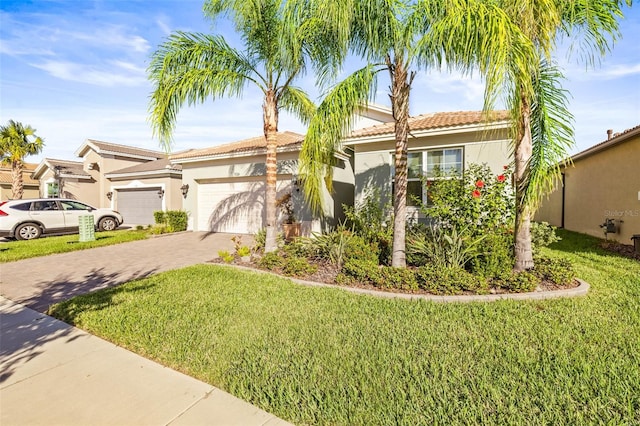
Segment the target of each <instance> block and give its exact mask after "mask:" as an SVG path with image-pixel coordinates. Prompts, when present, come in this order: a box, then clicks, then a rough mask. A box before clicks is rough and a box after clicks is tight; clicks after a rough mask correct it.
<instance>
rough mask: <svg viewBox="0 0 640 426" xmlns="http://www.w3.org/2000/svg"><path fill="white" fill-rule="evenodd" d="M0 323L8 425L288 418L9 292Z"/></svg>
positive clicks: (0, 302)
mask: <svg viewBox="0 0 640 426" xmlns="http://www.w3.org/2000/svg"><path fill="white" fill-rule="evenodd" d="M0 326H1V328H2V335H1V340H0V372H1V376H0V413H1V414H0V424H2V426H9V425H67V426H68V425H119V426H120V425H176V426H177V425H269V426H275V425H288V424H289V423H287V422H285V421H283V420H280V419H278V418H277V417H275V416H273V415H271V414H269V413H267V412H265V411H262V410H260V409H258V408H256V407H254V406H252V405H251V404H248V403H247V402H244V401H242V400H240V399H238V398H236V397H234V396H232V395H230V394H228V393H226V392H224V391H222V390H220V389H217V388H215V387H213V386H211V385H208V384H206V383H203V382H200V381H198V380H196V379H194V378H191V377H189V376H186V375H184V374H181V373H178V372H176V371H174V370H171V369H169V368H166V367H163V366H161V365H159V364H156V363H155V362H151V361H149V360H147V359H145V358H143V357H141V356H138V355H135V354H133V353H131V352H129V351H127V350H125V349H123V348H120V347H118V346H115V345H113V344H111V343H109V342H106V341H104V340H102V339H99V338H97V337H95V336H92V335H90V334H88V333H85V332H83V331H82V330H79V329H77V328H75V327H71V326H69V325H67V324H65V323H63V322H61V321H58V320H56V319H54V318H51V317H49V316H47V315H44V314H40V313H38V312H36V311H33V310H31V309H29V308H26V307H24V306H22V305H19V304H17V303H14V302H11V301H10V300H8V299H5V298H4V297H0Z"/></svg>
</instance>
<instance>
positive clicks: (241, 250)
mask: <svg viewBox="0 0 640 426" xmlns="http://www.w3.org/2000/svg"><path fill="white" fill-rule="evenodd" d="M236 255H237V256H240V257H247V256H250V255H251V249H250V248H249V247H247V246H240V247H238V249H236Z"/></svg>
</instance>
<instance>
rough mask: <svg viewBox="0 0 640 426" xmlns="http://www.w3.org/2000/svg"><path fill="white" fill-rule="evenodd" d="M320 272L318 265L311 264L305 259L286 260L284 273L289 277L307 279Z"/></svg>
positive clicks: (289, 258) (283, 268)
mask: <svg viewBox="0 0 640 426" xmlns="http://www.w3.org/2000/svg"><path fill="white" fill-rule="evenodd" d="M317 270H318V267H317V266H316V265H312V264H310V263H309V261H308V260H307V259H305V258H304V257H296V256H293V257H288V258H286V259H284V264H283V265H282V273H283V274H284V275H287V276H289V277H306V276H309V275H311V274H313V273H315V272H316V271H317Z"/></svg>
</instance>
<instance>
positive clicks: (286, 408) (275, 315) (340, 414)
mask: <svg viewBox="0 0 640 426" xmlns="http://www.w3.org/2000/svg"><path fill="white" fill-rule="evenodd" d="M560 234H561V236H562V237H563V238H564V239H563V241H561V242H560V243H556V244H555V245H554V246H553V247H552V248H551V249H545V254H547V255H551V256H562V257H566V258H569V259H571V260H572V261H574V262H575V264H576V269H577V271H578V274H579V276H580V277H581V278H583V279H585V280H587V281H588V282H589V283H590V284H591V291H590V293H589V295H588V296H586V297H580V298H574V299H559V300H548V301H531V302H516V301H508V300H507V301H499V302H493V303H472V304H439V303H434V302H425V301H403V300H388V299H381V298H375V297H370V296H360V295H354V294H351V293H348V292H345V291H341V290H338V289H326V288H309V287H304V286H300V285H296V284H293V283H291V282H290V281H288V280H286V279H281V278H278V277H273V276H268V275H263V274H258V273H252V272H242V271H238V270H235V269H231V268H228V267H224V266H215V265H200V266H195V267H190V268H186V269H183V270H179V271H173V272H168V273H163V274H160V275H157V276H155V277H152V278H148V279H144V280H140V281H136V282H131V283H128V284H126V285H123V286H121V287H118V288H114V289H109V290H104V291H101V292H98V293H96V294H92V295H87V296H83V297H79V298H76V299H73V300H71V301H68V302H65V303H62V304H59V305H57V306H54V307H53V308H52V313H53V314H54V315H55V316H57V317H58V318H61V319H63V320H65V321H67V322H70V323H73V324H76V325H78V326H79V327H81V328H84V329H86V330H88V331H90V332H91V333H93V334H96V335H99V336H102V337H104V338H106V339H108V340H110V341H112V342H115V343H116V344H118V345H122V346H124V347H126V348H128V349H130V350H132V351H134V352H137V353H140V354H142V355H143V356H145V357H148V358H151V359H154V360H157V361H159V362H160V363H162V364H165V365H168V366H170V367H172V368H175V369H177V370H180V371H183V372H185V373H187V374H189V375H191V376H194V377H197V378H199V379H201V380H203V381H205V382H208V383H211V384H213V385H216V386H218V387H221V388H222V389H225V390H227V391H229V392H231V393H232V394H234V395H236V396H238V397H240V398H243V399H245V400H247V401H249V402H251V403H253V404H256V405H258V406H259V407H261V408H263V409H265V410H267V411H269V412H272V413H274V414H275V415H277V416H280V417H282V418H284V419H286V420H289V421H291V422H293V423H298V424H367V425H371V424H406V425H417V424H447V425H449V424H485V423H489V424H509V425H512V424H553V425H556V424H571V425H580V424H605V423H607V424H616V425H618V424H640V262H637V261H633V260H628V259H624V258H621V257H617V256H615V255H611V254H608V253H607V252H604V251H602V250H600V249H598V248H596V246H595V245H596V241H597V240H596V239H593V238H590V237H585V236H582V235H579V234H574V233H567V232H561V233H560Z"/></svg>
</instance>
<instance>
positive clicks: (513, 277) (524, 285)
mask: <svg viewBox="0 0 640 426" xmlns="http://www.w3.org/2000/svg"><path fill="white" fill-rule="evenodd" d="M498 283H499V285H500V287H502V288H504V289H506V290H509V291H511V292H513V293H526V292H530V291H534V290H535V289H536V287H538V285H539V284H540V278H539V277H538V276H537V275H536V274H534V273H532V272H529V271H523V272H511V273H510V274H509V275H507V276H506V277H503V278H502V279H501V280H499V281H498Z"/></svg>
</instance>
